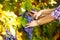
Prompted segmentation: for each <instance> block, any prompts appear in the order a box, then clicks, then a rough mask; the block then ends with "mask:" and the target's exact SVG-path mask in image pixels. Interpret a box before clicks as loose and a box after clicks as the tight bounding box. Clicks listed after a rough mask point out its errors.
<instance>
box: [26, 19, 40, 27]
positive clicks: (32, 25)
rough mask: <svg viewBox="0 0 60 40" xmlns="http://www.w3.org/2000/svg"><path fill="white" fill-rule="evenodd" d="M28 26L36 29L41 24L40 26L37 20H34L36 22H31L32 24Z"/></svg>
mask: <svg viewBox="0 0 60 40" xmlns="http://www.w3.org/2000/svg"><path fill="white" fill-rule="evenodd" d="M27 25H28V26H27V27H34V26H37V25H39V24H38V22H37V20H34V21H31V23H28V24H27Z"/></svg>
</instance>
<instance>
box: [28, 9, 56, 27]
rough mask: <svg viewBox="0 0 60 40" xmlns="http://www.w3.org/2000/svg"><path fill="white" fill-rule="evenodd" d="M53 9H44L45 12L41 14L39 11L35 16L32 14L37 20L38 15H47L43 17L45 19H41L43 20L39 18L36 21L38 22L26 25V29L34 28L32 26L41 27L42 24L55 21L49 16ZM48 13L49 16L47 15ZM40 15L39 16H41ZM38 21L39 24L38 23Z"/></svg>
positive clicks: (34, 21)
mask: <svg viewBox="0 0 60 40" xmlns="http://www.w3.org/2000/svg"><path fill="white" fill-rule="evenodd" d="M53 10H54V9H45V10H43V11H42V12H41V11H39V12H38V13H37V14H36V13H35V14H34V16H35V17H36V18H37V19H38V17H39V16H38V14H39V13H40V14H41V15H44V14H47V15H45V17H43V18H40V19H38V20H33V21H32V22H31V23H28V24H27V25H28V27H30V26H31V27H34V26H37V25H43V24H46V23H49V22H51V21H53V20H55V18H54V17H52V16H51V15H50V14H51V12H52V11H53ZM48 13H49V14H48ZM41 15H40V16H41ZM38 21H39V22H38Z"/></svg>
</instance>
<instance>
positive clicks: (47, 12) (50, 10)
mask: <svg viewBox="0 0 60 40" xmlns="http://www.w3.org/2000/svg"><path fill="white" fill-rule="evenodd" d="M53 10H55V9H54V8H53V9H44V12H42V13H43V14H44V15H48V14H51V12H52V11H53Z"/></svg>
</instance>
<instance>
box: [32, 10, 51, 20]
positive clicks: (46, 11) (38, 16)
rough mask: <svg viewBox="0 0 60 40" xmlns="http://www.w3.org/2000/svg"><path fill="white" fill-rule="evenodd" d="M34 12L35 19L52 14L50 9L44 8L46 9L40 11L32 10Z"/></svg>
mask: <svg viewBox="0 0 60 40" xmlns="http://www.w3.org/2000/svg"><path fill="white" fill-rule="evenodd" d="M31 12H32V13H34V15H33V17H34V18H35V19H38V18H41V17H45V16H46V15H48V14H50V12H51V11H50V10H48V9H44V10H40V11H39V12H35V11H31Z"/></svg>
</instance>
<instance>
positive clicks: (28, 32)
mask: <svg viewBox="0 0 60 40" xmlns="http://www.w3.org/2000/svg"><path fill="white" fill-rule="evenodd" d="M22 17H23V18H26V21H27V23H30V22H31V21H33V18H32V17H31V16H29V15H28V12H25V13H24V14H23V15H22ZM26 27H27V26H26ZM32 30H33V28H32V27H27V28H24V31H25V32H26V33H27V34H28V36H29V39H30V40H32Z"/></svg>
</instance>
